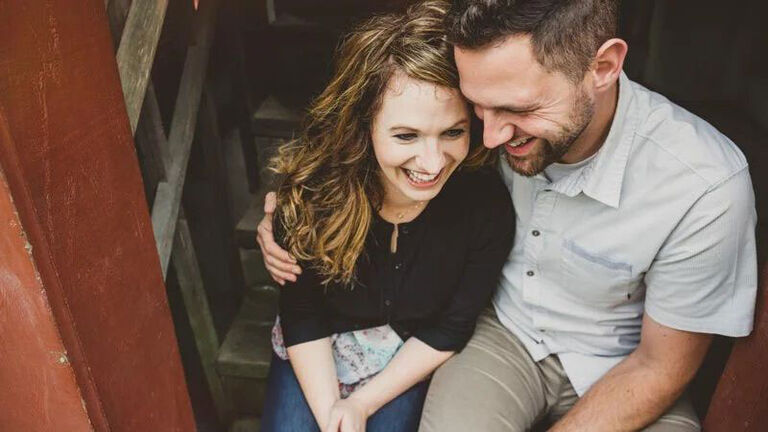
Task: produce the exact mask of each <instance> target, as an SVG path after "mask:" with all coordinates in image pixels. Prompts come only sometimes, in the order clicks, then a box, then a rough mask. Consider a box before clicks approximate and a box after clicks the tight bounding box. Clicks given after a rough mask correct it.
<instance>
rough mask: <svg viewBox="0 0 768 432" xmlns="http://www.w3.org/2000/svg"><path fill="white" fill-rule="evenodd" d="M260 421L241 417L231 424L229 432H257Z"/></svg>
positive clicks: (259, 428) (254, 418)
mask: <svg viewBox="0 0 768 432" xmlns="http://www.w3.org/2000/svg"><path fill="white" fill-rule="evenodd" d="M259 430H261V421H260V420H259V419H258V418H256V417H243V418H239V419H237V420H235V421H234V422H232V426H231V427H230V428H229V432H259Z"/></svg>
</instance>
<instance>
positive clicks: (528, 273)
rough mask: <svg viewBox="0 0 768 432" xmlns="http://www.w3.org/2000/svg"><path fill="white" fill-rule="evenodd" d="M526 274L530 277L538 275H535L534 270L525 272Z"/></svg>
mask: <svg viewBox="0 0 768 432" xmlns="http://www.w3.org/2000/svg"><path fill="white" fill-rule="evenodd" d="M525 274H527V275H528V276H533V275H535V274H536V273H534V272H533V270H528V271H527V272H525Z"/></svg>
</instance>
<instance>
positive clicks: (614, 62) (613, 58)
mask: <svg viewBox="0 0 768 432" xmlns="http://www.w3.org/2000/svg"><path fill="white" fill-rule="evenodd" d="M628 49H629V48H628V46H627V43H626V42H625V41H623V40H622V39H618V38H614V39H609V40H607V41H605V43H604V44H603V45H602V46H600V49H598V50H597V55H596V56H595V62H594V64H593V66H592V71H591V73H592V82H593V83H594V86H595V90H596V91H598V92H599V91H601V90H604V89H606V88H608V87H610V86H611V85H612V84H613V83H614V82H616V81H617V80H618V79H619V76H620V75H621V70H622V68H623V67H624V59H625V58H626V56H627V50H628Z"/></svg>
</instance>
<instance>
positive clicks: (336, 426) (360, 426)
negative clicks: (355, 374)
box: [323, 397, 368, 432]
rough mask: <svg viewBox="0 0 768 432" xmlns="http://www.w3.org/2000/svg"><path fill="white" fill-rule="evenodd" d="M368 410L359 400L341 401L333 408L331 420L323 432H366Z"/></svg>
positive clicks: (348, 399) (351, 398)
mask: <svg viewBox="0 0 768 432" xmlns="http://www.w3.org/2000/svg"><path fill="white" fill-rule="evenodd" d="M367 421H368V410H367V408H366V407H365V406H364V405H363V404H362V403H361V402H360V401H359V400H357V399H355V398H353V397H350V398H347V399H339V400H338V401H336V403H335V404H333V406H332V407H331V413H330V420H329V421H328V426H327V427H326V428H325V429H323V432H365V423H366V422H367Z"/></svg>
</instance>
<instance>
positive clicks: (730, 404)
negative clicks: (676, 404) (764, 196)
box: [704, 239, 768, 432]
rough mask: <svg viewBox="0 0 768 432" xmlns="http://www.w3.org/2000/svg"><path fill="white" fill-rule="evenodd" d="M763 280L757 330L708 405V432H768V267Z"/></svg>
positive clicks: (736, 350)
mask: <svg viewBox="0 0 768 432" xmlns="http://www.w3.org/2000/svg"><path fill="white" fill-rule="evenodd" d="M761 240H768V239H761ZM761 276H762V277H761V281H762V282H761V284H760V291H759V295H760V298H759V301H758V310H757V315H756V317H755V329H754V331H753V332H752V334H751V335H749V337H746V338H744V339H741V340H738V341H737V342H736V344H735V345H734V346H733V351H731V356H730V357H729V358H728V363H727V364H726V366H725V371H723V375H722V376H721V377H720V381H719V382H718V384H717V389H716V390H715V394H714V395H713V397H712V402H711V403H710V405H709V411H708V412H707V417H706V419H705V422H704V430H705V431H707V432H731V431H739V432H764V431H766V430H768V371H766V361H768V263H764V264H763V268H762V275H761Z"/></svg>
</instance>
